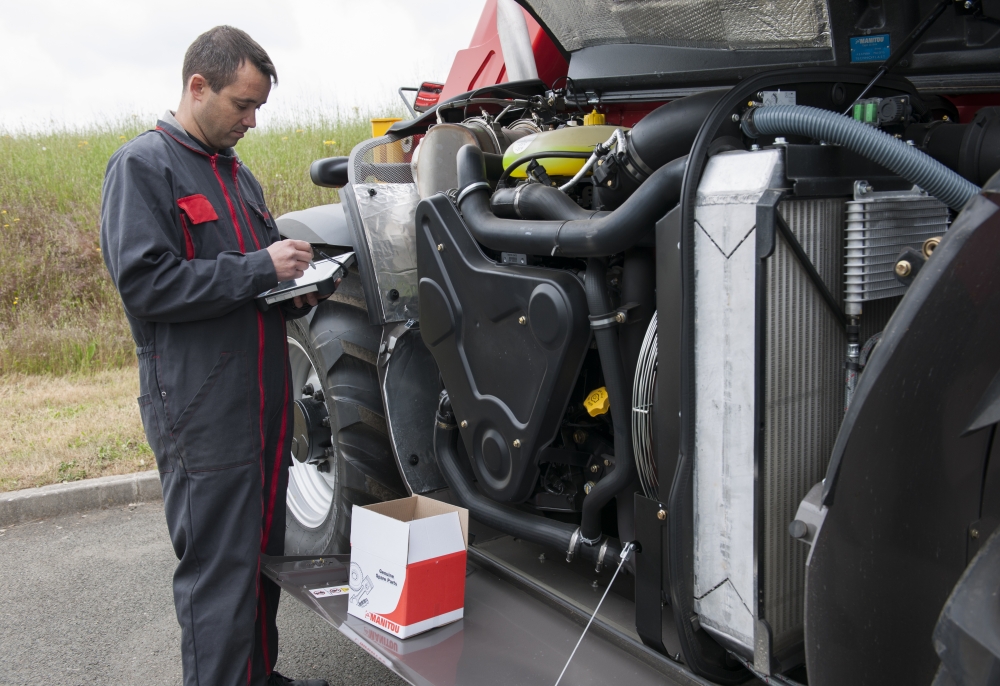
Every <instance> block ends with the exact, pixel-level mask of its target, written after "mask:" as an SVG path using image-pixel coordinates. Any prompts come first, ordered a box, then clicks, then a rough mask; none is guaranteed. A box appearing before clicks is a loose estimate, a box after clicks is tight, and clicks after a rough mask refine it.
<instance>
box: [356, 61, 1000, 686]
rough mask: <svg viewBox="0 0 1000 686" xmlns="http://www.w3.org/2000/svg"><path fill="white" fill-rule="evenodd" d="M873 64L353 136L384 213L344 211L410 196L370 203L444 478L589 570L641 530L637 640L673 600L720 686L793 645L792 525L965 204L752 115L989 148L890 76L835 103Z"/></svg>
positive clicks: (773, 662)
mask: <svg viewBox="0 0 1000 686" xmlns="http://www.w3.org/2000/svg"><path fill="white" fill-rule="evenodd" d="M869 79H870V74H869V73H867V72H864V71H861V70H851V69H832V68H831V69H823V68H817V69H813V70H809V71H806V70H789V71H786V72H778V73H767V74H762V75H760V76H758V77H756V78H755V79H751V80H749V81H748V82H747V83H745V84H742V85H740V86H737V87H735V88H734V89H733V90H731V91H729V90H724V89H712V90H705V91H703V92H700V93H697V94H695V95H691V96H687V97H683V98H677V99H674V100H671V101H669V102H666V103H664V102H663V101H662V100H660V99H657V95H656V93H650V94H649V99H648V100H645V101H643V100H642V99H638V98H637V99H635V100H633V101H632V102H629V103H628V105H627V106H623V105H620V104H614V103H609V104H606V105H605V104H602V103H601V102H600V98H599V97H598V98H597V101H596V102H589V100H592V99H593V98H591V97H590V96H588V95H587V94H584V93H579V92H574V90H573V89H572V88H571V87H569V84H567V87H566V88H562V89H546V90H544V91H543V92H541V93H538V92H535V93H531V92H530V91H531V88H526V89H525V91H523V92H519V91H518V90H517V87H516V86H514V87H512V88H508V87H506V86H505V87H496V88H491V89H488V90H487V89H480V91H478V92H473V93H471V94H468V95H467V96H465V97H462V98H459V99H456V100H453V101H451V102H448V103H444V104H442V105H440V106H439V107H438V108H437V109H436V110H434V111H431V112H428V113H426V114H425V115H424V116H423V117H420V118H418V119H416V120H414V121H413V122H409V123H407V124H406V125H405V126H400V127H399V129H398V130H396V131H395V132H390V135H389V136H387V137H386V138H385V139H381V140H380V141H377V142H375V143H372V144H369V147H368V148H367V149H366V151H365V152H364V155H361V154H358V155H357V158H355V155H352V164H353V176H352V183H353V186H354V193H355V195H356V196H357V197H358V206H359V207H360V208H361V209H360V212H359V213H360V214H361V216H362V224H363V225H364V227H365V231H367V232H370V233H372V232H374V233H377V232H378V231H380V230H381V229H380V226H387V225H389V224H380V223H379V222H381V221H382V220H381V219H378V220H377V221H374V222H372V223H371V225H369V224H368V223H365V222H366V221H367V219H368V218H369V217H375V214H374V213H373V212H370V211H369V210H366V209H365V208H366V207H374V206H375V204H376V203H378V202H389V203H390V205H391V204H392V202H391V201H386V200H383V198H390V199H391V198H393V197H396V196H398V197H400V198H403V199H402V200H400V201H399V203H398V204H397V205H395V206H394V207H389V206H387V207H385V208H382V209H380V210H379V212H380V214H379V216H381V217H389V216H394V217H396V219H393V220H392V222H395V223H394V224H392V226H395V227H397V228H394V229H393V230H394V231H397V234H399V235H402V231H401V230H399V228H398V227H402V226H404V225H405V224H406V222H412V223H410V226H412V227H413V231H414V234H413V236H414V238H413V241H414V251H413V252H414V254H415V260H414V262H413V265H412V267H407V268H406V269H403V268H399V269H396V270H395V271H394V272H393V274H394V276H393V278H397V277H398V275H400V274H404V273H405V274H408V275H409V276H407V277H406V278H407V279H412V281H410V282H407V283H408V284H409V285H405V284H404V285H402V286H400V285H395V284H397V283H402V282H400V281H393V282H392V283H393V284H394V286H393V289H398V290H397V292H396V298H400V300H399V301H393V302H402V301H404V300H405V299H406V298H407V297H412V299H413V301H414V302H416V301H419V321H420V333H421V336H422V339H423V342H424V344H425V345H426V347H427V348H428V350H429V351H430V353H431V355H432V356H433V358H434V361H435V363H436V365H437V371H438V372H439V373H440V387H439V388H438V389H437V390H439V391H443V394H442V397H441V404H440V405H439V409H438V416H437V420H436V428H435V439H434V440H435V446H436V452H437V459H438V462H439V465H438V466H439V467H440V468H441V471H442V473H443V474H444V476H445V480H446V481H448V483H449V486H450V487H451V488H452V491H453V492H455V493H459V494H461V495H460V496H459V499H460V501H462V502H463V503H464V504H466V506H467V507H469V508H470V510H471V511H472V512H473V516H474V517H476V518H477V519H479V520H480V521H483V522H484V523H486V524H488V525H489V526H491V527H493V528H495V529H497V530H499V531H502V532H505V533H508V534H510V535H512V536H515V537H518V538H523V539H524V540H526V541H533V542H536V543H540V544H543V545H546V546H548V547H549V548H556V549H559V550H562V551H565V552H566V554H567V559H571V558H573V557H574V556H580V557H583V558H585V559H587V560H588V561H591V562H596V563H597V567H598V569H600V567H601V565H602V564H606V561H607V560H608V559H611V558H612V557H614V556H615V555H617V552H618V551H619V550H620V545H621V543H623V542H626V541H632V540H636V539H639V540H640V541H646V542H647V544H648V542H649V541H650V540H651V539H650V538H649V536H654V537H655V536H659V535H662V536H663V537H664V538H663V540H664V541H665V542H664V543H663V546H664V548H663V550H660V551H658V552H656V551H655V550H654V548H652V547H648V548H647V550H646V552H645V553H640V554H639V555H638V556H637V559H636V562H635V563H634V564H630V565H629V571H630V572H631V573H633V574H634V575H635V576H636V581H635V589H636V591H635V593H636V607H637V613H638V608H639V606H640V604H641V605H642V606H643V607H648V608H653V609H651V610H650V612H652V613H653V614H654V615H656V617H653V618H652V619H648V618H647V619H648V621H645V620H642V619H641V618H640V617H639V616H638V614H637V618H636V621H637V626H638V628H639V634H640V636H641V637H642V638H643V640H644V641H645V642H646V643H647V644H648V645H651V646H654V647H656V646H657V645H660V644H661V638H660V634H659V632H660V621H659V618H660V617H661V616H663V612H664V611H660V612H659V614H657V612H656V611H655V608H662V607H663V602H666V603H667V604H668V605H670V607H671V611H672V612H673V616H674V618H675V619H676V622H677V633H678V637H679V638H678V640H679V641H680V644H681V646H682V647H683V653H684V659H685V661H686V662H688V664H689V665H690V666H691V667H692V669H695V670H696V671H697V672H698V673H700V674H703V675H707V676H710V678H713V679H714V680H716V681H719V682H722V683H725V682H731V681H733V680H738V679H739V678H742V677H741V676H740V675H745V672H744V671H743V668H742V666H741V665H740V664H739V661H750V663H751V664H758V665H764V664H766V666H767V671H766V672H765V673H772V672H778V671H781V670H784V669H787V668H788V667H790V666H794V665H796V664H801V662H802V659H803V658H802V655H803V626H804V618H803V614H804V608H803V602H804V593H803V582H802V578H803V570H804V568H805V560H806V556H807V554H808V552H809V548H808V546H806V545H805V544H803V543H801V542H800V541H799V540H796V539H795V538H793V537H790V536H789V535H788V530H787V527H788V525H789V523H790V522H792V521H793V519H794V518H795V516H796V511H795V510H796V507H797V506H798V503H799V502H800V501H801V500H802V498H803V497H804V496H805V495H806V493H807V492H808V491H809V489H810V488H811V487H812V486H813V485H814V484H815V483H817V482H818V481H819V480H820V479H821V478H822V477H823V474H824V473H825V471H826V469H827V463H828V462H829V457H830V453H831V451H832V449H833V444H834V441H835V439H836V436H837V432H838V430H839V428H840V425H841V422H842V420H843V417H844V413H845V412H846V411H847V410H848V409H849V406H850V402H851V398H852V395H853V393H854V391H855V390H856V388H857V384H858V380H859V377H860V376H861V375H862V374H863V371H864V368H865V365H866V363H867V362H868V361H869V360H870V359H871V356H872V355H873V354H875V351H876V350H877V346H878V344H879V340H880V339H879V336H880V334H881V332H882V331H883V329H884V328H885V327H886V324H887V322H888V321H889V320H890V318H891V316H892V314H893V312H894V311H895V309H896V308H897V306H898V305H899V302H900V300H901V298H902V297H903V296H904V294H905V292H906V290H907V288H908V286H909V283H911V282H912V279H913V276H914V275H915V273H916V272H917V271H919V269H920V267H921V266H922V265H923V264H924V263H925V262H926V261H927V260H928V259H929V257H930V255H931V254H932V253H933V250H934V247H935V246H936V245H937V243H936V242H935V241H939V240H940V239H941V238H942V237H943V236H944V235H945V234H946V233H947V230H948V227H949V225H950V223H951V221H952V220H953V219H954V217H955V216H956V214H957V209H959V207H960V206H961V205H959V207H956V206H955V201H954V200H950V201H949V202H944V201H942V200H941V199H940V198H937V197H935V196H934V194H933V193H929V192H928V191H927V189H925V188H923V187H921V186H918V185H917V184H916V183H915V181H914V177H913V174H912V173H911V172H909V171H906V172H905V173H901V172H900V169H901V167H899V165H898V164H896V163H895V162H893V161H891V160H890V157H889V156H888V155H887V154H882V153H878V154H876V153H873V152H872V151H871V150H865V151H859V149H858V146H857V145H855V144H854V143H852V142H850V141H847V140H846V139H845V140H844V141H839V140H833V139H828V138H825V137H824V136H819V135H810V134H806V133H801V132H797V131H789V132H780V131H779V132H771V133H765V132H762V131H760V130H757V129H755V128H754V124H755V123H756V122H758V121H761V122H763V121H765V120H766V117H758V116H757V114H758V113H761V112H766V111H767V110H768V109H769V108H792V109H789V110H788V111H789V112H793V113H794V112H797V113H799V114H802V115H803V116H805V115H808V114H809V113H808V112H806V111H805V110H807V109H809V108H814V109H815V110H817V111H821V112H826V113H836V114H837V115H838V116H839V115H840V113H842V112H843V111H845V109H849V115H846V116H843V117H841V118H842V119H848V120H850V122H852V124H851V125H852V126H853V127H854V128H853V129H851V131H853V132H855V133H856V131H857V130H859V129H858V127H867V129H865V130H866V131H867V130H871V131H875V132H879V135H880V136H882V137H883V138H884V139H885V140H886V141H887V142H885V143H884V146H890V145H895V146H897V147H898V146H905V147H907V148H910V149H911V151H912V152H914V153H915V154H916V157H914V158H913V159H916V160H917V162H916V165H917V166H918V167H920V169H922V170H923V171H922V172H921V173H924V172H926V171H927V169H931V168H933V169H935V170H937V168H938V167H940V169H941V170H944V171H940V170H938V171H935V172H934V173H935V174H937V176H936V177H935V178H937V179H938V180H940V179H943V178H945V177H944V176H942V175H943V174H946V173H948V174H957V175H958V176H957V177H956V178H958V177H961V178H960V179H959V180H961V181H962V182H963V183H965V184H967V185H968V186H969V187H971V188H975V186H972V184H980V183H983V182H984V181H985V179H987V178H989V177H990V176H991V175H992V174H993V173H995V172H996V171H997V169H998V168H1000V153H998V152H997V150H1000V107H994V106H984V107H982V108H981V109H979V110H978V111H975V112H972V111H969V110H968V109H963V111H962V113H961V114H962V115H963V117H964V118H963V117H960V113H959V111H958V109H957V108H956V107H955V105H953V104H952V103H951V102H950V101H949V100H948V99H946V98H944V97H941V96H939V95H926V94H923V93H921V92H919V91H918V90H917V89H916V88H914V87H913V85H912V84H910V83H909V82H907V81H906V80H904V79H899V78H893V77H889V76H886V77H883V79H882V80H881V81H879V83H878V84H876V86H875V87H874V88H872V89H871V90H870V91H868V92H867V93H865V98H863V99H861V100H859V102H857V103H855V104H854V105H853V106H851V107H849V106H850V105H851V104H852V102H853V99H854V98H856V97H857V96H858V95H859V94H861V93H862V91H863V90H864V88H865V85H866V84H867V82H868V80H869ZM747 89H751V90H749V92H746V91H747ZM771 111H772V112H777V111H779V110H778V109H775V110H771ZM470 114H472V115H473V116H468V115H470ZM609 121H610V122H615V124H614V125H611V124H609V123H608V122H609ZM706 122H707V123H706ZM862 133H863V132H862ZM883 134H884V135H883ZM857 135H861V134H857ZM880 140H881V139H880ZM885 149H886V150H895V149H896V148H890V147H885ZM880 155H881V156H880ZM935 165H937V166H935ZM949 170H950V171H949ZM921 178H923V177H921ZM948 178H951V177H948ZM954 180H955V179H952V181H954ZM386 182H388V183H386ZM394 183H395V184H398V185H400V186H403V185H408V184H409V186H408V187H409V188H410V189H411V190H408V191H407V192H406V193H394V192H390V191H389V189H387V188H384V187H385V186H392V185H393V184H394ZM956 183H957V182H956ZM953 185H954V184H953ZM963 188H964V186H963ZM373 191H374V192H373ZM949 204H950V205H951V207H949ZM397 234H394V235H397ZM367 238H368V241H369V243H370V244H373V245H374V244H376V243H377V242H378V241H376V240H375V239H373V238H372V236H371V235H369V236H368V237H367ZM384 243H385V244H389V243H392V241H391V240H386V241H384ZM379 244H382V243H379ZM396 245H397V247H398V245H399V244H398V242H397V244H396ZM904 257H905V258H906V259H905V260H904ZM902 262H906V264H907V265H909V266H908V269H909V271H906V269H904V268H902V267H901V266H900V265H901V264H902ZM670 265H672V266H670ZM668 266H669V268H667V267H668ZM901 272H906V273H901ZM387 283H388V282H387ZM408 289H412V290H408ZM379 290H380V291H385V292H386V293H390V292H391V291H389V290H386V289H384V288H382V287H379ZM383 297H387V300H386V302H388V301H392V296H385V295H384V294H383ZM408 302H409V301H408ZM407 307H408V308H410V307H411V306H410V305H407ZM388 311H389V310H388V309H386V312H388ZM406 311H407V313H410V312H411V309H407V310H406ZM410 316H413V315H410ZM385 321H386V322H389V321H392V320H391V319H390V318H389V317H386V318H385ZM776 408H777V409H776ZM668 513H669V514H668ZM643 517H646V518H647V519H648V518H650V517H651V518H654V520H653V521H652V523H650V522H647V521H646V520H645V519H643ZM637 518H638V519H641V520H642V521H637ZM651 532H652V533H651ZM640 577H642V578H640ZM762 622H763V624H762ZM709 636H710V637H711V638H709ZM760 646H764V648H761V647H760ZM761 650H764V652H765V653H766V654H765V655H764V656H763V657H761V655H760V654H759V653H760V651H761ZM727 655H730V656H738V658H739V659H738V660H737V661H736V662H733V660H731V659H730V657H727ZM758 660H761V662H759V663H758ZM744 664H745V663H744Z"/></svg>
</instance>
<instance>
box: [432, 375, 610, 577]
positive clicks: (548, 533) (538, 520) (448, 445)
mask: <svg viewBox="0 0 1000 686" xmlns="http://www.w3.org/2000/svg"><path fill="white" fill-rule="evenodd" d="M458 440H459V435H458V427H457V426H456V424H455V414H454V412H453V411H452V409H451V400H450V399H449V398H448V393H447V392H446V391H445V392H442V393H441V400H440V402H439V404H438V412H437V419H436V423H435V425H434V452H435V454H436V456H437V461H438V468H439V469H440V470H441V475H442V476H444V480H445V481H446V482H447V483H448V487H449V488H451V492H452V493H453V494H454V495H455V497H456V498H458V501H459V502H460V503H461V504H462V506H463V507H465V508H467V509H468V510H469V513H470V514H471V515H472V516H473V517H474V518H475V519H476V520H477V521H479V522H482V523H483V524H485V525H486V526H489V527H492V528H494V529H496V530H498V531H503V532H504V533H507V534H510V535H511V536H516V537H518V538H523V539H524V540H526V541H531V542H532V543H538V544H539V545H544V546H549V547H551V548H555V549H557V550H560V551H563V552H567V551H569V550H570V546H571V545H572V547H573V551H572V552H573V553H574V554H579V555H581V556H582V557H583V558H584V559H586V560H588V561H590V562H594V563H599V562H601V563H603V562H605V561H606V562H608V563H610V562H612V561H613V560H615V559H617V558H618V555H619V553H621V545H620V544H619V542H618V541H616V540H614V539H610V538H609V539H608V540H607V546H585V545H580V543H579V539H578V538H577V537H576V536H575V534H576V532H577V528H576V527H575V526H574V525H572V524H566V523H564V522H559V521H556V520H554V519H547V518H545V517H541V516H539V515H534V514H530V513H527V512H522V511H521V510H516V509H514V508H513V507H508V506H506V505H501V504H500V503H497V502H495V501H493V500H490V499H489V498H487V497H486V496H484V495H483V494H482V493H480V492H479V491H478V490H476V487H475V486H474V485H473V484H472V482H471V481H470V480H469V477H468V476H467V475H466V472H465V471H463V470H462V467H461V465H460V464H459V457H458ZM602 548H603V556H602V555H601V551H602Z"/></svg>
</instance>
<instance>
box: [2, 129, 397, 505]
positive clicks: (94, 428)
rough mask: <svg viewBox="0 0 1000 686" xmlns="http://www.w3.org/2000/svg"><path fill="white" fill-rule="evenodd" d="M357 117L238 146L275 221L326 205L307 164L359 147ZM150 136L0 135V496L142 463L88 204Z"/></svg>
mask: <svg viewBox="0 0 1000 686" xmlns="http://www.w3.org/2000/svg"><path fill="white" fill-rule="evenodd" d="M369 114H370V113H368V112H359V111H357V110H354V111H352V112H351V113H348V114H343V113H340V114H337V115H336V116H324V115H322V114H315V113H310V114H305V115H303V116H302V117H301V118H300V120H299V121H296V119H295V118H286V119H285V120H284V121H283V122H280V123H277V124H271V125H270V126H269V127H268V128H267V130H252V131H250V132H249V133H248V134H247V136H246V138H244V139H243V140H242V141H240V142H239V144H238V145H237V147H236V151H237V153H238V154H239V155H240V157H241V159H242V160H243V161H244V162H245V163H246V164H247V166H248V167H249V168H250V169H251V170H252V171H253V173H254V174H255V175H256V177H257V178H258V180H259V181H260V182H261V185H262V186H263V187H264V194H265V197H266V199H267V201H268V205H269V207H270V210H271V212H272V213H273V214H274V215H275V216H280V215H281V214H284V213H286V212H290V211H293V210H299V209H304V208H306V207H313V206H315V205H321V204H326V203H331V202H338V200H339V199H338V197H337V192H336V191H335V190H332V189H326V188H319V187H317V186H314V185H313V184H312V183H311V182H310V180H309V165H310V164H311V163H312V162H313V161H314V160H316V159H319V158H322V157H330V156H334V155H347V154H349V153H350V151H351V148H353V147H354V146H355V145H356V144H357V143H358V142H360V141H362V140H365V139H367V138H370V137H371V124H370V121H369V120H370V116H369ZM394 114H396V113H395V112H375V113H372V114H371V116H392V115H394ZM154 125H155V117H149V118H140V117H134V118H130V119H124V120H121V121H116V122H108V123H104V124H101V125H92V126H89V127H87V128H83V129H72V128H64V129H62V130H53V131H51V132H48V133H44V134H27V133H17V132H9V131H8V132H4V131H2V130H0V408H3V411H2V412H0V415H3V416H2V417H0V434H2V435H3V436H4V437H5V440H3V441H0V491H3V490H10V489H13V488H24V487H26V486H36V485H42V484H45V483H52V482H56V481H68V480H75V479H79V478H85V477H89V476H100V475H103V474H114V473H122V472H127V471H134V470H136V469H143V468H145V469H149V468H150V466H151V464H152V458H151V455H150V453H149V448H148V447H147V446H146V445H145V441H144V438H143V435H142V428H141V425H140V424H139V421H138V412H137V411H136V406H135V395H138V393H137V385H138V383H137V381H136V376H135V371H134V369H133V367H134V365H135V359H136V358H135V344H134V342H133V341H132V337H131V334H130V333H129V329H128V324H127V323H126V320H125V315H124V312H123V310H122V305H121V301H120V300H119V298H118V294H117V292H116V291H115V289H114V286H113V284H112V283H111V280H110V278H109V277H108V274H107V270H106V269H105V267H104V262H103V259H102V257H101V252H100V204H101V185H102V183H103V180H104V171H105V168H106V166H107V163H108V159H109V158H110V157H111V155H112V154H113V153H114V152H115V150H117V149H118V148H119V147H120V146H122V145H124V144H126V143H127V142H128V141H129V140H131V139H132V138H134V137H135V136H137V135H139V134H140V133H142V132H143V131H146V130H148V129H150V128H152V127H153V126H154ZM57 389H58V390H57Z"/></svg>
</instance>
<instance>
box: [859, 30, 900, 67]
mask: <svg viewBox="0 0 1000 686" xmlns="http://www.w3.org/2000/svg"><path fill="white" fill-rule="evenodd" d="M890 52H891V49H890V46H889V34H888V33H881V34H879V35H877V36H853V37H851V62H884V61H885V60H887V59H889V53H890Z"/></svg>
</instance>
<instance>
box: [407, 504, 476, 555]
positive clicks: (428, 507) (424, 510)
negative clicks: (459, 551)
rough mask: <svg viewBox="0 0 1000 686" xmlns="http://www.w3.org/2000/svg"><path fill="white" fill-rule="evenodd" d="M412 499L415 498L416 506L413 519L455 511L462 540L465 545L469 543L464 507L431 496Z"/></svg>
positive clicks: (466, 513) (467, 518) (467, 512)
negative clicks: (460, 528) (459, 524)
mask: <svg viewBox="0 0 1000 686" xmlns="http://www.w3.org/2000/svg"><path fill="white" fill-rule="evenodd" d="M413 499H415V500H416V507H415V508H414V512H413V519H422V518H424V517H434V516H436V515H439V514H444V513H446V512H457V513H458V519H459V522H460V523H461V525H462V541H463V542H464V544H465V545H466V546H468V545H469V511H468V510H466V509H465V508H464V507H459V506H457V505H450V504H448V503H443V502H441V501H440V500H434V499H433V498H425V497H424V496H422V495H416V496H413Z"/></svg>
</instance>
